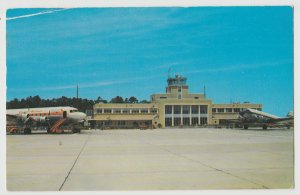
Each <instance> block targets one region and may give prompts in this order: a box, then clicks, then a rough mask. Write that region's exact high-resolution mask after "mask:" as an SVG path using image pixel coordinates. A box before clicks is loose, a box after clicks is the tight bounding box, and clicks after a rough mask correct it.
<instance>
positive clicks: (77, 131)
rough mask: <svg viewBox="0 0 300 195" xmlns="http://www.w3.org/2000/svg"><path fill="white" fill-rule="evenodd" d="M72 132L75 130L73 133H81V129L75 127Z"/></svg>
mask: <svg viewBox="0 0 300 195" xmlns="http://www.w3.org/2000/svg"><path fill="white" fill-rule="evenodd" d="M72 132H73V133H80V129H77V128H73V129H72Z"/></svg>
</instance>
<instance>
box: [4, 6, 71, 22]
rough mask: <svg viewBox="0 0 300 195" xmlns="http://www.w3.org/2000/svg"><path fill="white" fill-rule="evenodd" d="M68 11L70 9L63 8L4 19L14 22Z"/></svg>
mask: <svg viewBox="0 0 300 195" xmlns="http://www.w3.org/2000/svg"><path fill="white" fill-rule="evenodd" d="M68 9H71V8H64V9H57V10H46V11H41V12H37V13H33V14H26V15H21V16H15V17H10V18H6V20H16V19H21V18H29V17H33V16H38V15H43V14H52V13H55V12H60V11H64V10H68Z"/></svg>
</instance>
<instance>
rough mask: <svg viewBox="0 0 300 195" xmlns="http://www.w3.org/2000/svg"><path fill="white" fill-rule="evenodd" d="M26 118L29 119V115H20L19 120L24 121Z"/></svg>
mask: <svg viewBox="0 0 300 195" xmlns="http://www.w3.org/2000/svg"><path fill="white" fill-rule="evenodd" d="M27 118H29V114H21V119H22V120H23V121H25V120H26V119H27Z"/></svg>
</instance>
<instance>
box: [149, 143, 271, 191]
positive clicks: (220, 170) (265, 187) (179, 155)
mask: <svg viewBox="0 0 300 195" xmlns="http://www.w3.org/2000/svg"><path fill="white" fill-rule="evenodd" d="M147 143H148V144H149V145H151V146H156V147H158V148H159V149H161V150H164V151H166V152H168V153H170V154H172V155H175V156H178V157H181V158H184V159H186V160H190V161H193V162H196V163H199V164H201V165H203V166H205V167H208V168H211V169H214V170H215V171H219V172H222V173H224V174H227V175H230V176H232V177H235V178H238V179H241V180H244V181H247V182H250V183H252V184H255V185H258V186H261V187H262V188H264V189H269V188H268V187H267V186H265V185H263V184H259V183H256V182H254V181H252V180H249V179H247V178H243V177H240V176H237V175H234V174H232V173H230V172H227V171H225V170H222V169H218V168H216V167H213V166H210V165H207V164H205V163H202V162H200V161H198V160H194V159H191V158H189V157H186V156H184V155H181V154H176V153H174V152H172V151H170V150H168V149H166V148H164V147H161V146H157V145H154V144H152V143H149V142H147Z"/></svg>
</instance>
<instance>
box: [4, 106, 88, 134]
mask: <svg viewBox="0 0 300 195" xmlns="http://www.w3.org/2000/svg"><path fill="white" fill-rule="evenodd" d="M85 118H86V114H85V113H83V112H79V111H78V109H77V108H74V107H43V108H22V109H7V110H6V119H7V127H10V128H8V131H9V132H10V133H13V132H16V131H19V129H20V128H22V129H23V132H24V134H31V128H32V127H34V126H36V127H47V133H61V132H62V130H61V129H60V126H62V125H69V126H72V132H73V133H79V132H80V128H79V126H82V125H83V123H84V121H85Z"/></svg>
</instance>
